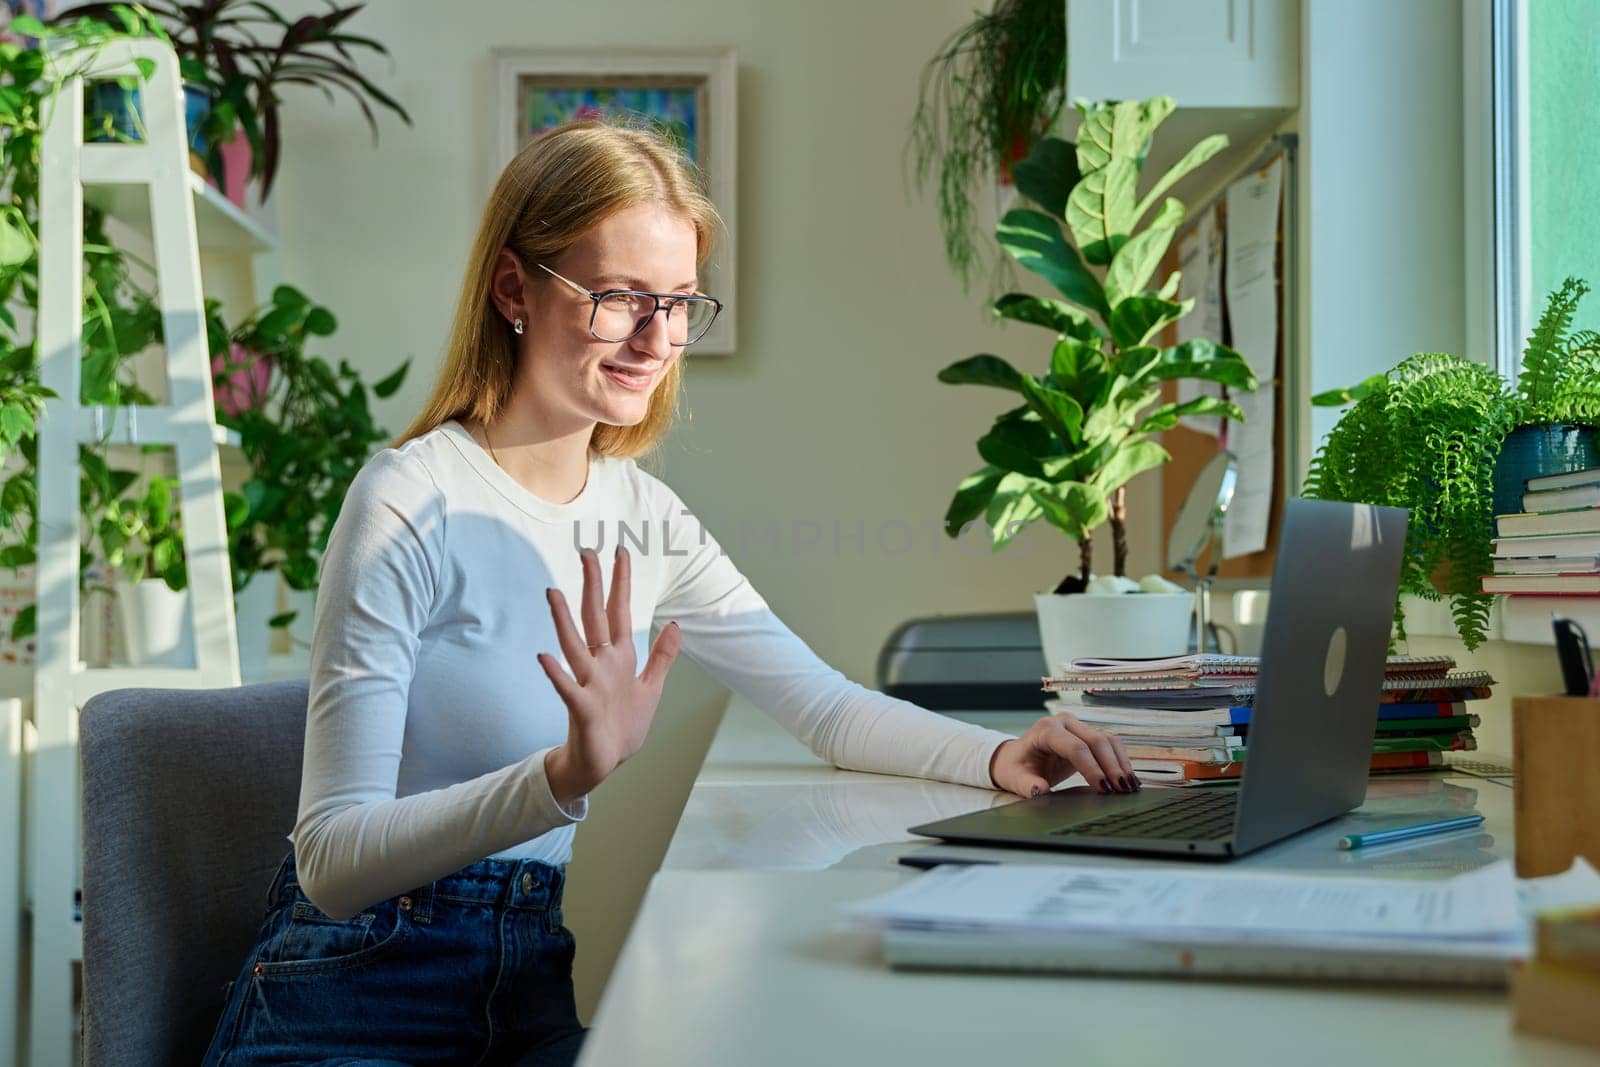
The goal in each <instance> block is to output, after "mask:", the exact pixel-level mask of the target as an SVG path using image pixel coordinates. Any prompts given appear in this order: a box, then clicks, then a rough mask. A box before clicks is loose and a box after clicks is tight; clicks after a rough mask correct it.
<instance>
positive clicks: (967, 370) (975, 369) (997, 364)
mask: <svg viewBox="0 0 1600 1067" xmlns="http://www.w3.org/2000/svg"><path fill="white" fill-rule="evenodd" d="M1022 379H1023V375H1022V374H1021V372H1019V371H1018V370H1017V369H1016V368H1015V367H1013V366H1012V365H1011V364H1009V363H1007V362H1006V361H1005V360H1003V359H1001V358H1000V357H999V356H990V355H977V356H968V357H967V358H966V359H963V360H958V361H957V362H955V363H952V364H950V365H949V366H948V367H946V368H945V369H944V370H942V371H940V372H939V380H940V381H941V382H944V383H945V384H946V385H989V386H993V387H994V388H996V389H1009V390H1011V391H1012V392H1014V393H1016V392H1021V391H1022Z"/></svg>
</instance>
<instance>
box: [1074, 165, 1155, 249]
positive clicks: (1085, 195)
mask: <svg viewBox="0 0 1600 1067" xmlns="http://www.w3.org/2000/svg"><path fill="white" fill-rule="evenodd" d="M1138 181H1139V166H1138V164H1137V163H1135V162H1134V161H1133V160H1131V159H1113V160H1111V162H1110V163H1108V164H1107V165H1106V166H1105V167H1104V168H1103V169H1101V170H1097V171H1095V172H1094V173H1093V174H1089V175H1087V176H1085V177H1084V179H1083V180H1082V181H1081V182H1079V183H1078V184H1077V185H1075V186H1073V187H1072V195H1071V196H1069V197H1067V226H1068V227H1069V228H1070V229H1071V230H1072V237H1073V239H1074V240H1075V241H1077V242H1078V247H1079V248H1081V249H1082V250H1083V258H1084V259H1085V260H1087V261H1088V262H1090V263H1094V264H1097V265H1103V264H1106V263H1110V262H1111V259H1112V257H1113V256H1115V255H1116V254H1117V251H1118V249H1120V248H1121V247H1122V246H1123V244H1124V243H1126V242H1127V240H1128V232H1129V231H1130V230H1132V229H1133V204H1134V200H1133V194H1134V188H1135V186H1136V185H1137V184H1138Z"/></svg>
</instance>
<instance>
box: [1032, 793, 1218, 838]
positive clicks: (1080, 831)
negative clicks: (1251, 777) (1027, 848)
mask: <svg viewBox="0 0 1600 1067" xmlns="http://www.w3.org/2000/svg"><path fill="white" fill-rule="evenodd" d="M1238 804H1239V793H1238V791H1237V790H1234V789H1229V790H1227V791H1226V792H1219V793H1213V792H1205V793H1179V794H1177V795H1175V796H1170V797H1164V798H1162V799H1161V800H1160V801H1158V802H1156V803H1155V804H1152V805H1151V806H1149V807H1146V808H1140V809H1139V810H1137V811H1128V812H1123V813H1121V814H1113V815H1102V816H1100V817H1099V818H1098V819H1090V820H1089V821H1088V822H1078V823H1073V824H1072V825H1071V826H1063V827H1061V828H1060V829H1058V830H1051V831H1050V832H1051V833H1052V834H1071V835H1072V836H1073V837H1146V838H1158V839H1161V840H1179V841H1184V840H1194V841H1215V840H1218V839H1220V838H1226V837H1232V836H1233V815H1234V811H1235V810H1236V809H1237V808H1238Z"/></svg>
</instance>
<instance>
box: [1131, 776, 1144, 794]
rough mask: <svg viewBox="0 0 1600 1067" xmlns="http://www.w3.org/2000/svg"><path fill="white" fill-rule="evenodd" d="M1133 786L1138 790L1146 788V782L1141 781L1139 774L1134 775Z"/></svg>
mask: <svg viewBox="0 0 1600 1067" xmlns="http://www.w3.org/2000/svg"><path fill="white" fill-rule="evenodd" d="M1133 788H1134V789H1136V790H1137V789H1143V788H1144V783H1143V782H1141V781H1139V776H1138V775H1137V774H1136V775H1134V776H1133Z"/></svg>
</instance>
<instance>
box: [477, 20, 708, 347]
mask: <svg viewBox="0 0 1600 1067" xmlns="http://www.w3.org/2000/svg"><path fill="white" fill-rule="evenodd" d="M494 57H495V86H496V96H497V100H498V106H497V109H496V116H495V119H496V121H495V129H494V160H493V163H494V167H493V172H492V174H493V175H494V176H498V175H499V173H500V171H501V170H502V169H503V168H504V167H505V165H506V164H507V163H508V162H510V161H511V157H512V156H514V155H516V153H517V151H518V150H519V149H521V148H522V146H523V145H525V144H527V143H528V142H529V141H530V140H532V139H533V138H535V137H537V136H538V135H539V134H541V133H543V132H544V131H545V130H548V129H550V128H551V127H552V126H557V125H560V124H561V123H563V122H566V121H568V120H569V119H575V118H584V117H588V116H601V115H624V116H627V117H629V118H632V119H635V120H640V119H642V120H644V121H647V122H650V123H652V124H655V125H657V126H658V127H659V128H660V129H662V130H664V131H665V132H666V133H667V134H668V135H669V136H671V137H672V139H673V140H675V141H677V143H678V144H679V146H680V147H682V148H683V150H684V152H685V153H686V154H687V155H688V156H689V158H690V159H691V160H693V161H694V164H695V166H696V167H698V168H699V169H700V172H701V174H702V176H703V180H704V183H705V189H706V192H707V194H708V195H709V196H710V197H711V201H712V203H714V204H715V205H716V206H717V211H718V212H719V213H721V215H722V219H723V222H724V223H726V225H727V231H726V232H725V233H722V234H719V235H718V239H717V242H716V245H715V247H714V248H713V250H712V253H711V258H710V260H709V261H707V263H706V265H705V267H704V268H703V270H702V277H701V285H702V286H703V287H704V289H705V291H706V292H707V293H709V294H710V295H712V296H714V297H716V298H717V299H719V300H721V301H722V304H723V308H722V314H721V315H720V316H718V318H717V321H716V324H715V325H713V326H712V328H711V332H710V333H708V334H707V335H706V336H705V338H704V339H702V340H701V341H699V342H697V343H696V344H695V345H694V346H693V347H692V348H690V349H689V352H690V353H692V354H693V355H697V356H702V355H732V354H733V352H734V338H735V323H736V320H737V317H738V307H739V302H738V299H737V294H736V285H737V271H736V269H735V262H736V260H735V253H736V252H737V250H738V237H737V234H738V229H737V227H736V225H735V215H736V209H737V206H738V205H737V193H736V185H735V178H736V173H737V171H736V167H737V161H738V148H737V143H736V142H737V136H738V133H737V131H738V105H737V102H736V100H735V73H736V70H737V66H736V62H735V59H734V52H733V49H732V48H717V49H700V50H681V49H670V50H669V49H616V48H607V49H515V50H513V49H496V50H495V53H494Z"/></svg>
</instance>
